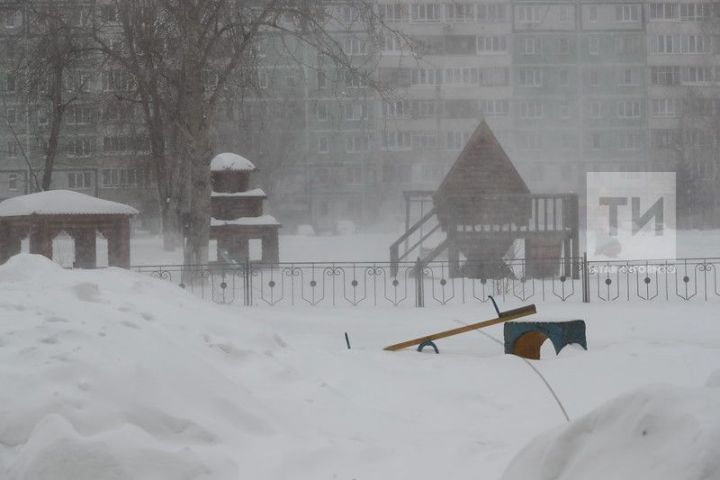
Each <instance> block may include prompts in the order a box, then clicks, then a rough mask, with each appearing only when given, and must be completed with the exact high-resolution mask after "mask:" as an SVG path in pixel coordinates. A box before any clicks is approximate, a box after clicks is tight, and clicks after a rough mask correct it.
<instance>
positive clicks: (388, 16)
mask: <svg viewBox="0 0 720 480" xmlns="http://www.w3.org/2000/svg"><path fill="white" fill-rule="evenodd" d="M378 14H379V15H380V18H382V19H383V20H385V21H386V22H402V21H403V20H405V19H407V16H408V6H407V4H405V3H390V4H387V3H381V4H380V5H378Z"/></svg>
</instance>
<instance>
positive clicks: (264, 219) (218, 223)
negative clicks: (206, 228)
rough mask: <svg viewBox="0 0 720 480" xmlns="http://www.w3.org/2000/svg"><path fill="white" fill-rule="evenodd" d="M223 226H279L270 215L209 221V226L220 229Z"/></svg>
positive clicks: (212, 219)
mask: <svg viewBox="0 0 720 480" xmlns="http://www.w3.org/2000/svg"><path fill="white" fill-rule="evenodd" d="M225 225H278V226H279V225H280V222H278V221H277V220H276V219H275V217H273V216H272V215H260V216H259V217H240V218H236V219H234V220H219V219H217V218H211V219H210V226H212V227H222V226H225Z"/></svg>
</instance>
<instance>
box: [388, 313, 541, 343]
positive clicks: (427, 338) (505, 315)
mask: <svg viewBox="0 0 720 480" xmlns="http://www.w3.org/2000/svg"><path fill="white" fill-rule="evenodd" d="M534 313H537V310H536V309H535V304H531V305H526V306H524V307H520V308H515V309H513V310H506V311H504V312H500V316H499V317H498V318H493V319H492V320H485V321H484V322H478V323H472V324H470V325H465V326H464V327H458V328H453V329H452V330H445V331H444V332H439V333H435V334H432V335H427V336H425V337H420V338H415V339H413V340H407V341H405V342H401V343H396V344H395V345H390V346H388V347H385V348H384V349H383V350H387V351H390V352H394V351H397V350H402V349H403V348H407V347H412V346H415V345H420V344H421V343H424V342H430V341H434V340H438V339H441V338H446V337H451V336H453V335H458V334H460V333H465V332H469V331H471V330H477V329H479V328H485V327H489V326H490V325H496V324H498V323H503V322H507V321H509V320H514V319H516V318H520V317H527V316H528V315H532V314H534Z"/></svg>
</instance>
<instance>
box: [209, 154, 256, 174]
mask: <svg viewBox="0 0 720 480" xmlns="http://www.w3.org/2000/svg"><path fill="white" fill-rule="evenodd" d="M210 170H211V171H213V172H218V171H222V170H240V171H252V170H255V165H254V164H253V163H252V162H251V161H250V160H248V159H247V158H245V157H241V156H240V155H237V154H235V153H221V154H219V155H216V156H215V158H213V159H212V160H211V161H210Z"/></svg>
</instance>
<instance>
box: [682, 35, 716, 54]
mask: <svg viewBox="0 0 720 480" xmlns="http://www.w3.org/2000/svg"><path fill="white" fill-rule="evenodd" d="M680 42H681V44H682V52H683V53H710V50H711V48H710V47H711V44H712V40H711V38H710V37H706V36H705V35H681V36H680Z"/></svg>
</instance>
